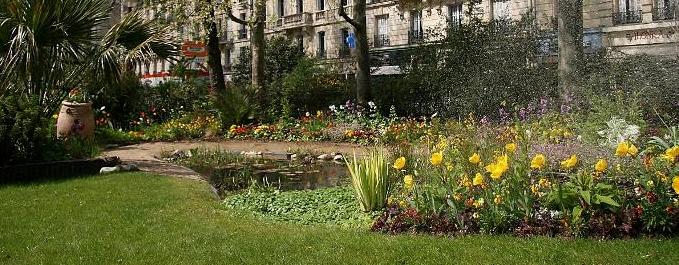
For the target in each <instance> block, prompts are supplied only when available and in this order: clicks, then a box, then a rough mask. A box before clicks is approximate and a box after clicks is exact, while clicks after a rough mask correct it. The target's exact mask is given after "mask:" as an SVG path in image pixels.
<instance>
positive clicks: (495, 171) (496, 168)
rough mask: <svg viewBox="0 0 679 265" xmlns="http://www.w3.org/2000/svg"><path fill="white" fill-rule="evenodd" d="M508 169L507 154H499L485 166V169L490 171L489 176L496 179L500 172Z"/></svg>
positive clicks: (500, 174) (502, 172)
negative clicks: (492, 161)
mask: <svg viewBox="0 0 679 265" xmlns="http://www.w3.org/2000/svg"><path fill="white" fill-rule="evenodd" d="M508 169H509V157H508V156H507V155H501V156H500V157H498V158H497V159H495V162H494V163H491V164H489V165H487V166H486V171H487V172H488V173H490V177H491V178H493V179H495V180H497V179H500V177H502V174H504V173H505V172H507V170H508Z"/></svg>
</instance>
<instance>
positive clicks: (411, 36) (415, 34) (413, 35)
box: [408, 30, 424, 44]
mask: <svg viewBox="0 0 679 265" xmlns="http://www.w3.org/2000/svg"><path fill="white" fill-rule="evenodd" d="M422 42H424V33H423V32H422V31H420V30H416V31H408V44H418V43H422Z"/></svg>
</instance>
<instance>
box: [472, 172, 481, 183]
mask: <svg viewBox="0 0 679 265" xmlns="http://www.w3.org/2000/svg"><path fill="white" fill-rule="evenodd" d="M472 184H473V185H474V186H483V175H481V173H476V176H474V180H473V182H472Z"/></svg>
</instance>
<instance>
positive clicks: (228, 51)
mask: <svg viewBox="0 0 679 265" xmlns="http://www.w3.org/2000/svg"><path fill="white" fill-rule="evenodd" d="M224 71H227V72H230V71H231V49H226V50H225V51H224Z"/></svg>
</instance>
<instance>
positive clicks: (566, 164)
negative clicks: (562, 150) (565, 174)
mask: <svg viewBox="0 0 679 265" xmlns="http://www.w3.org/2000/svg"><path fill="white" fill-rule="evenodd" d="M577 164H578V157H577V156H575V155H572V156H571V157H570V158H568V159H566V160H564V161H561V167H562V168H564V169H571V168H574V167H575V165H577Z"/></svg>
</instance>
